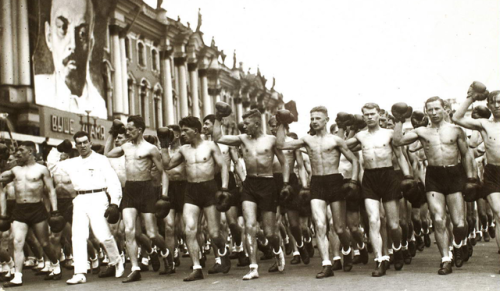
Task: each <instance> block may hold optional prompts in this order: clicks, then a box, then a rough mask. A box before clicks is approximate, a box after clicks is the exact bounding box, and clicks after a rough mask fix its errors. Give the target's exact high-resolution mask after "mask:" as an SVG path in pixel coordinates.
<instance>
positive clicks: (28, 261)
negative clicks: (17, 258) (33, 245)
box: [24, 257, 36, 268]
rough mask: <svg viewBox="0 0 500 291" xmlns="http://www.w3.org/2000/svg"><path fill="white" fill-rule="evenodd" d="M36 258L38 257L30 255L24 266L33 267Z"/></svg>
mask: <svg viewBox="0 0 500 291" xmlns="http://www.w3.org/2000/svg"><path fill="white" fill-rule="evenodd" d="M35 260H36V258H34V257H28V259H27V260H26V261H25V262H24V266H25V267H27V268H32V267H34V266H35Z"/></svg>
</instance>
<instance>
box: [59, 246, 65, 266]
mask: <svg viewBox="0 0 500 291" xmlns="http://www.w3.org/2000/svg"><path fill="white" fill-rule="evenodd" d="M65 260H66V255H65V254H64V251H63V250H62V249H61V255H60V256H59V262H61V263H62V262H64V261H65Z"/></svg>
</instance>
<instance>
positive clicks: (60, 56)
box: [45, 0, 94, 96]
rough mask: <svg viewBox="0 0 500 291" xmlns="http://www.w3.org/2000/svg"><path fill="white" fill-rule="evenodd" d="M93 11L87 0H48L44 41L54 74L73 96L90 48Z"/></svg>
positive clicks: (77, 92) (81, 81)
mask: <svg viewBox="0 0 500 291" xmlns="http://www.w3.org/2000/svg"><path fill="white" fill-rule="evenodd" d="M93 28H94V8H93V5H92V2H91V1H90V0H74V1H71V4H70V3H68V2H67V1H65V0H52V7H51V10H50V19H49V21H47V22H45V40H46V42H47V46H48V48H49V50H50V51H51V53H52V59H53V63H54V69H55V75H56V76H57V78H61V79H63V80H64V82H65V84H66V86H67V87H68V89H69V90H70V91H71V93H72V94H73V95H76V96H81V95H82V91H83V89H84V87H85V82H86V77H87V67H88V62H89V58H90V55H91V52H92V48H93V45H94V43H93V42H94V38H93Z"/></svg>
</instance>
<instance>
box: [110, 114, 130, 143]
mask: <svg viewBox="0 0 500 291" xmlns="http://www.w3.org/2000/svg"><path fill="white" fill-rule="evenodd" d="M126 131H127V130H126V129H125V125H124V124H123V122H121V120H120V119H115V120H113V124H112V125H111V128H110V129H109V134H111V135H112V136H113V138H116V136H118V134H124V133H125V132H126Z"/></svg>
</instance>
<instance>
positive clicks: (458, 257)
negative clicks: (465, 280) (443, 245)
mask: <svg viewBox="0 0 500 291" xmlns="http://www.w3.org/2000/svg"><path fill="white" fill-rule="evenodd" d="M453 260H454V261H455V267H457V268H460V267H462V265H463V264H464V256H463V254H462V248H456V247H453Z"/></svg>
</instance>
